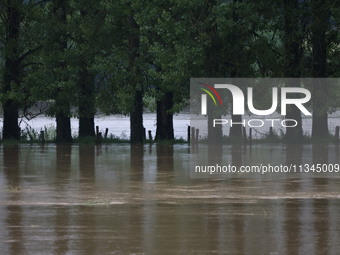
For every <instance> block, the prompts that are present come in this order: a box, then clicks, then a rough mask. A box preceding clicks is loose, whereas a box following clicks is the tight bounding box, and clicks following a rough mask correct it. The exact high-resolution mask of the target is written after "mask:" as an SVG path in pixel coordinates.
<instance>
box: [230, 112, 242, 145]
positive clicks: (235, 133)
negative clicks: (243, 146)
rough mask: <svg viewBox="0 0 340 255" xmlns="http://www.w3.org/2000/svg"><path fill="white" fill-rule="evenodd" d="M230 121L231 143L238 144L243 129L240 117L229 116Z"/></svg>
mask: <svg viewBox="0 0 340 255" xmlns="http://www.w3.org/2000/svg"><path fill="white" fill-rule="evenodd" d="M231 121H232V122H233V126H232V127H230V132H229V137H230V139H231V141H232V142H240V141H242V129H243V124H242V115H231ZM234 123H237V124H234Z"/></svg>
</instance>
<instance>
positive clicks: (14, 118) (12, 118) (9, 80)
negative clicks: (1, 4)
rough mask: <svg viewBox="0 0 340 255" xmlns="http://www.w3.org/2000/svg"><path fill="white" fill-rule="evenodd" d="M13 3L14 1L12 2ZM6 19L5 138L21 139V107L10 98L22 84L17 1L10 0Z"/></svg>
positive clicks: (3, 90) (3, 88) (3, 91)
mask: <svg viewBox="0 0 340 255" xmlns="http://www.w3.org/2000/svg"><path fill="white" fill-rule="evenodd" d="M12 3H13V2H12ZM6 12H7V19H6V42H5V46H6V48H7V51H6V53H5V67H4V80H3V87H2V93H3V94H4V95H5V99H4V101H3V104H2V107H3V114H4V125H3V135H2V136H3V139H16V140H19V139H20V131H19V124H18V117H19V107H18V102H16V101H15V99H10V98H8V95H9V94H10V92H11V90H12V89H13V90H14V91H15V88H13V87H18V86H19V84H20V77H19V76H20V65H19V43H18V42H19V34H20V19H21V17H20V12H19V6H16V3H13V5H12V4H11V2H10V1H8V6H7V11H6Z"/></svg>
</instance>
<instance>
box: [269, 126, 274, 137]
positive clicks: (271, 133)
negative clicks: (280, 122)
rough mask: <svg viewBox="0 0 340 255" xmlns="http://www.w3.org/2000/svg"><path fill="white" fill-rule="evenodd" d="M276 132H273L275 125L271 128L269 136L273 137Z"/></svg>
mask: <svg viewBox="0 0 340 255" xmlns="http://www.w3.org/2000/svg"><path fill="white" fill-rule="evenodd" d="M273 135H274V133H273V127H270V128H269V137H273Z"/></svg>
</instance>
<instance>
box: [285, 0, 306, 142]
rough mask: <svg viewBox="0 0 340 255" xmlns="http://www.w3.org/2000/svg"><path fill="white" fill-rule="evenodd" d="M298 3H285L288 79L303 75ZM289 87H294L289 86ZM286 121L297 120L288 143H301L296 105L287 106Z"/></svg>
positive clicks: (300, 120)
mask: <svg viewBox="0 0 340 255" xmlns="http://www.w3.org/2000/svg"><path fill="white" fill-rule="evenodd" d="M298 2H299V1H298V0H285V1H284V47H285V65H284V69H285V71H284V75H285V77H287V78H297V77H300V75H301V68H300V62H301V56H302V51H301V46H300V45H302V42H301V31H300V27H299V16H298V13H299V11H298V8H299V7H298ZM289 86H292V85H291V84H289ZM294 86H295V87H296V86H300V84H299V83H296V84H295V85H294ZM286 119H294V120H296V121H297V126H296V127H289V128H287V131H286V136H285V139H286V140H287V141H288V142H291V141H294V142H300V141H301V140H303V131H302V118H301V112H300V110H299V109H298V108H297V107H296V106H295V105H288V106H287V115H286ZM287 124H288V123H287Z"/></svg>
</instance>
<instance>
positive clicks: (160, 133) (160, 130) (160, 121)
mask: <svg viewBox="0 0 340 255" xmlns="http://www.w3.org/2000/svg"><path fill="white" fill-rule="evenodd" d="M173 104H174V103H173V92H166V93H165V94H164V95H163V96H162V97H161V99H160V100H158V101H157V128H156V140H174V139H175V136H174V125H173V114H172V113H171V112H170V111H171V109H172V107H173Z"/></svg>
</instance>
